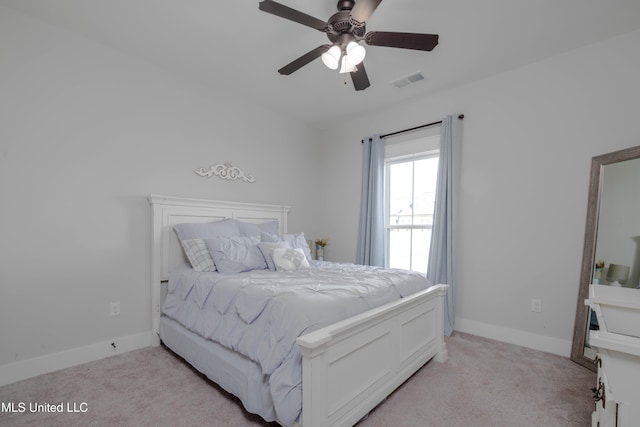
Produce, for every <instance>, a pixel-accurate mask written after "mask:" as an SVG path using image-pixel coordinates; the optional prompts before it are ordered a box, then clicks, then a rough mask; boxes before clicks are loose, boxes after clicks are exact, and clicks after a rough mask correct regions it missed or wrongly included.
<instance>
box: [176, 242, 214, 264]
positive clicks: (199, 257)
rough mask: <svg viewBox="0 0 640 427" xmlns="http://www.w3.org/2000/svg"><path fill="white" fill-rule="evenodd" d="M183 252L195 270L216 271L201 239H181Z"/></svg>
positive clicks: (207, 249)
mask: <svg viewBox="0 0 640 427" xmlns="http://www.w3.org/2000/svg"><path fill="white" fill-rule="evenodd" d="M180 243H182V248H183V249H184V253H185V254H187V258H189V262H190V263H191V267H192V268H193V269H194V270H195V271H199V272H202V271H216V266H215V264H214V262H213V258H211V254H210V253H209V248H208V247H207V244H206V243H205V242H204V240H203V239H188V240H181V241H180Z"/></svg>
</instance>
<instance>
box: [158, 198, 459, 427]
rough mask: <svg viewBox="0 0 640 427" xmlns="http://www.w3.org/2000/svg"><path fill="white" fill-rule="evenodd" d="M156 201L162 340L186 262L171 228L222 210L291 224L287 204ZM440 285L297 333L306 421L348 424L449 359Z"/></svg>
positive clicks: (318, 426)
mask: <svg viewBox="0 0 640 427" xmlns="http://www.w3.org/2000/svg"><path fill="white" fill-rule="evenodd" d="M149 202H150V203H151V206H152V226H153V230H152V262H151V266H152V272H151V302H152V304H151V325H152V331H151V335H152V336H151V342H152V343H153V345H159V344H160V338H159V335H158V333H159V327H160V305H161V301H162V297H163V292H164V291H163V287H162V285H161V283H164V282H166V280H167V279H168V277H169V272H170V270H171V268H172V267H173V266H175V265H177V264H178V263H183V262H186V258H185V256H184V254H183V251H182V247H181V245H180V242H179V241H178V239H177V236H176V235H175V232H174V231H173V226H174V225H175V224H179V223H189V222H190V223H193V222H199V223H203V222H211V221H216V220H221V219H225V218H235V219H238V220H241V221H246V222H253V223H262V222H267V221H273V220H277V221H278V223H279V225H280V232H281V233H284V232H286V231H287V219H288V214H289V210H290V207H289V206H283V205H266V204H255V203H237V202H220V201H211V200H200V199H187V198H180V197H170V196H159V195H151V196H149ZM447 288H448V286H447V285H436V286H433V287H431V288H429V289H427V290H424V291H422V292H419V293H416V294H414V295H411V296H409V297H406V298H403V299H401V300H399V301H396V302H392V303H389V304H386V305H384V306H381V307H378V308H375V309H373V310H370V311H367V312H365V313H362V314H360V315H357V316H354V317H351V318H349V319H346V320H343V321H341V322H338V323H335V324H333V325H330V326H328V327H326V328H323V329H319V330H317V331H314V332H311V333H309V334H306V335H303V336H301V337H300V338H298V340H297V342H298V346H299V347H300V351H301V353H302V359H303V361H302V399H303V403H302V408H303V411H302V425H303V426H304V427H325V426H351V425H353V424H355V423H356V422H358V420H360V419H361V418H362V417H364V416H365V415H366V414H367V413H368V412H369V411H371V409H373V408H374V407H375V406H376V405H377V404H378V403H380V402H381V401H382V400H384V399H385V397H386V396H388V395H389V394H390V393H391V392H392V391H393V390H395V389H396V388H397V387H398V386H399V385H401V384H402V383H403V382H404V381H406V380H407V379H408V378H409V377H410V376H411V375H412V374H413V373H415V372H416V371H417V370H418V369H419V368H420V367H422V366H423V365H424V364H425V363H426V362H428V361H429V360H430V359H432V358H433V359H434V360H436V361H438V362H444V361H445V360H446V358H447V349H446V346H445V343H444V332H443V331H444V296H445V294H446V291H447Z"/></svg>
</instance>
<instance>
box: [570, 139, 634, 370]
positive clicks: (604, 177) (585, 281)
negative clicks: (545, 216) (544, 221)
mask: <svg viewBox="0 0 640 427" xmlns="http://www.w3.org/2000/svg"><path fill="white" fill-rule="evenodd" d="M591 283H599V284H602V285H604V286H612V285H613V286H625V287H628V288H638V287H639V286H640V284H639V283H640V146H637V147H631V148H627V149H625V150H620V151H615V152H612V153H608V154H603V155H600V156H596V157H593V159H592V161H591V173H590V183H589V197H588V204H587V223H586V229H585V237H584V247H583V255H582V268H581V271H580V287H579V291H578V304H577V309H576V319H575V326H574V332H573V346H572V349H571V360H573V361H574V362H576V363H578V364H580V365H582V366H584V367H587V368H589V369H591V370H593V371H595V370H596V365H595V363H594V361H595V358H596V354H597V349H594V348H592V347H591V346H590V345H589V330H591V329H597V328H598V325H597V319H595V316H593V315H592V313H591V312H590V309H589V307H587V306H585V304H584V300H585V299H587V298H588V297H589V285H590V284H591ZM638 292H640V288H638Z"/></svg>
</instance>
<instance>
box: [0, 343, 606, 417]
mask: <svg viewBox="0 0 640 427" xmlns="http://www.w3.org/2000/svg"><path fill="white" fill-rule="evenodd" d="M446 342H447V348H448V350H449V358H448V360H447V361H446V362H445V363H443V364H441V363H436V362H429V363H428V364H427V365H425V366H424V367H423V368H422V369H421V370H419V371H418V372H417V373H416V374H415V375H414V376H413V377H412V378H410V379H409V380H408V381H407V382H406V383H405V384H403V385H402V386H401V387H400V388H399V389H398V390H396V391H395V392H394V393H393V394H392V395H391V396H389V397H388V398H387V399H386V400H385V401H384V402H382V404H380V405H379V406H378V407H377V408H376V409H374V410H373V411H372V412H371V413H370V415H369V416H368V417H367V418H366V419H364V420H362V421H361V422H360V423H358V427H387V426H407V427H410V426H416V427H425V426H434V427H437V426H447V427H457V426H460V427H462V426H464V427H467V426H475V427H484V426H487V427H489V426H536V427H539V426H550V427H560V426H588V425H590V420H591V411H592V410H593V402H592V399H591V394H592V393H591V391H590V388H591V387H593V386H594V385H595V380H596V378H595V374H594V373H593V372H591V371H588V370H586V369H584V368H582V367H580V366H578V365H576V364H574V363H572V362H571V361H569V360H568V359H567V358H564V357H560V356H555V355H551V354H547V353H542V352H538V351H535V350H530V349H526V348H523V347H519V346H514V345H510V344H505V343H500V342H497V341H492V340H488V339H485V338H479V337H475V336H473V335H467V334H462V333H455V334H454V335H453V336H452V337H450V338H447V339H446ZM0 402H2V403H3V404H4V406H5V409H6V405H7V404H11V403H12V404H13V405H14V408H16V409H17V410H18V409H19V408H20V406H19V404H20V403H21V402H22V403H23V404H24V405H25V411H24V413H19V412H15V413H11V412H7V411H4V412H0V426H44V425H46V426H225V427H226V426H271V425H275V424H268V423H265V422H264V421H262V420H261V419H260V418H259V417H257V416H254V415H250V414H248V413H246V412H245V411H244V410H243V409H242V406H241V404H240V403H239V401H238V400H237V399H236V398H234V397H233V396H230V395H229V394H227V393H225V392H224V391H222V390H220V389H219V388H218V387H217V386H215V385H213V384H212V383H211V382H210V381H208V380H207V379H206V378H203V377H202V376H201V375H200V374H198V373H197V372H195V371H194V370H193V369H192V368H190V367H189V366H188V365H186V364H185V363H184V362H183V361H182V360H181V359H179V358H178V357H176V356H175V355H174V354H173V353H171V352H169V351H168V350H166V349H165V348H163V347H155V348H145V349H142V350H137V351H133V352H130V353H127V354H123V355H118V356H113V357H110V358H107V359H103V360H99V361H96V362H91V363H87V364H84V365H80V366H76V367H73V368H69V369H64V370H61V371H58V372H53V373H50V374H46V375H42V376H39V377H36V378H31V379H28V380H24V381H20V382H17V383H14V384H9V385H7V386H4V387H0ZM83 402H85V403H86V406H84V405H82V403H83ZM46 403H48V404H51V405H57V404H60V403H63V404H64V406H65V410H66V405H67V403H69V405H71V406H70V408H71V409H73V408H74V405H75V408H76V409H77V410H82V409H86V412H77V413H62V414H59V413H51V412H50V413H31V412H30V408H29V406H30V405H31V404H46Z"/></svg>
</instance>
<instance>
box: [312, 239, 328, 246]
mask: <svg viewBox="0 0 640 427" xmlns="http://www.w3.org/2000/svg"><path fill="white" fill-rule="evenodd" d="M327 243H329V239H316V240H315V244H316V246H320V247H321V248H324V247H325V246H327Z"/></svg>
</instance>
